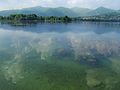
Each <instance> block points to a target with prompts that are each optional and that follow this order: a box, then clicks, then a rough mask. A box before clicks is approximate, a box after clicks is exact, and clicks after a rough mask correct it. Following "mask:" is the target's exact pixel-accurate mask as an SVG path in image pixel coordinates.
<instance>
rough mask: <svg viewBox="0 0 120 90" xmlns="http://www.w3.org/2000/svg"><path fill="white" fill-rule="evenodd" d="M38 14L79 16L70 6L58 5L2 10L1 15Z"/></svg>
mask: <svg viewBox="0 0 120 90" xmlns="http://www.w3.org/2000/svg"><path fill="white" fill-rule="evenodd" d="M20 13H22V14H33V13H34V14H37V15H40V16H66V15H67V16H77V14H76V13H75V12H74V11H72V10H71V9H70V8H65V7H58V8H49V7H40V6H37V7H31V8H23V9H18V10H5V11H0V15H1V16H7V15H10V14H20Z"/></svg>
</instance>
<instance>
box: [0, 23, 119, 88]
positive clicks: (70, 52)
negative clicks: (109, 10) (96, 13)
mask: <svg viewBox="0 0 120 90" xmlns="http://www.w3.org/2000/svg"><path fill="white" fill-rule="evenodd" d="M80 89H81V90H119V89H120V23H105V22H104V23H98V22H96V23H95V22H94V23H90V22H83V23H82V22H81V23H69V24H47V23H46V24H39V23H38V24H34V25H33V24H30V25H27V26H26V25H24V26H23V25H22V26H21V25H19V26H16V25H12V24H0V90H80Z"/></svg>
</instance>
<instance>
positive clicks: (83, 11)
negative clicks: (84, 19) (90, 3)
mask: <svg viewBox="0 0 120 90" xmlns="http://www.w3.org/2000/svg"><path fill="white" fill-rule="evenodd" d="M71 10H72V11H74V12H75V13H76V14H77V15H78V16H86V14H87V13H88V12H90V11H92V10H91V9H88V8H79V7H73V8H71Z"/></svg>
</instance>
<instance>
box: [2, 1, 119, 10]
mask: <svg viewBox="0 0 120 90" xmlns="http://www.w3.org/2000/svg"><path fill="white" fill-rule="evenodd" d="M33 6H44V7H62V6H63V7H86V8H97V7H100V6H103V7H107V8H113V9H120V0H0V10H6V9H16V8H26V7H33Z"/></svg>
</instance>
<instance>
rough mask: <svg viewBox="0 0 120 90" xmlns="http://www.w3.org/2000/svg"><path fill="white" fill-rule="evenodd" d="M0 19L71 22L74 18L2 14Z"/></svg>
mask: <svg viewBox="0 0 120 90" xmlns="http://www.w3.org/2000/svg"><path fill="white" fill-rule="evenodd" d="M0 20H7V21H31V20H34V21H41V22H49V21H50V22H70V21H71V20H72V19H71V18H70V17H68V16H64V17H56V16H37V15H36V14H11V15H10V16H0Z"/></svg>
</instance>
